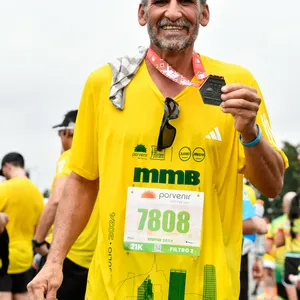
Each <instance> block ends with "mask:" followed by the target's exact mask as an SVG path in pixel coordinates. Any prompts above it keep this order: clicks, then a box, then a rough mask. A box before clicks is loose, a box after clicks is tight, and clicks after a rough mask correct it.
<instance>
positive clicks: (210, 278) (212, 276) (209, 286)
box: [203, 265, 217, 300]
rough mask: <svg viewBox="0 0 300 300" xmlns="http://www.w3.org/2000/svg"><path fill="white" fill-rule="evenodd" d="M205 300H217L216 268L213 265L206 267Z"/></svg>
mask: <svg viewBox="0 0 300 300" xmlns="http://www.w3.org/2000/svg"><path fill="white" fill-rule="evenodd" d="M203 300H217V285H216V268H215V266H213V265H205V267H204V282H203Z"/></svg>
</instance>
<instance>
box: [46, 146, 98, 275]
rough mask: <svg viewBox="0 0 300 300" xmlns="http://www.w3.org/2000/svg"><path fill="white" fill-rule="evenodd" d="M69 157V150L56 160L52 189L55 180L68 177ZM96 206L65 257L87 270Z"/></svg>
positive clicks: (95, 233) (95, 235)
mask: <svg viewBox="0 0 300 300" xmlns="http://www.w3.org/2000/svg"><path fill="white" fill-rule="evenodd" d="M70 156H71V149H70V150H67V151H65V152H63V153H62V154H61V156H60V158H59V159H58V162H57V165H56V174H55V177H54V179H53V183H52V189H53V187H54V185H55V180H56V179H57V178H59V177H63V176H69V175H70V174H71V170H70V169H69V167H68V165H69V161H70ZM97 205H98V204H97V201H96V203H95V207H94V210H93V212H92V215H91V217H90V220H89V222H88V224H87V225H86V227H85V229H84V230H83V231H82V233H81V234H80V236H79V237H78V238H77V240H76V241H75V243H74V244H73V246H72V248H71V249H70V251H69V253H68V255H67V258H69V259H70V260H71V261H73V262H74V263H76V264H77V265H79V266H81V267H84V268H87V269H88V268H89V267H90V263H91V261H92V258H93V255H94V251H95V247H96V244H97V238H98V228H99V226H98V225H99V220H98V208H97ZM47 241H48V242H49V243H51V241H52V230H51V232H50V234H49V236H48V238H47Z"/></svg>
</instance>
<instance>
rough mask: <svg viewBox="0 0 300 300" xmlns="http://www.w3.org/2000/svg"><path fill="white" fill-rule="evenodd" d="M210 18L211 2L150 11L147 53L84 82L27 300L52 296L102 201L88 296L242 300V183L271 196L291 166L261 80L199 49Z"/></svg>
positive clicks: (143, 17) (153, 5)
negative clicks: (40, 264)
mask: <svg viewBox="0 0 300 300" xmlns="http://www.w3.org/2000/svg"><path fill="white" fill-rule="evenodd" d="M209 19H210V12H209V7H208V4H207V3H206V0H189V1H186V0H148V1H145V0H143V1H142V2H141V3H140V5H139V7H138V22H139V25H140V26H144V27H147V29H148V35H149V46H148V48H147V49H145V48H144V49H140V51H139V53H138V54H137V57H134V58H132V59H131V58H128V57H124V58H123V59H119V60H117V61H116V62H113V63H111V64H108V65H105V66H103V67H101V68H99V69H98V70H96V71H95V72H93V73H92V74H91V76H89V79H88V81H87V83H86V85H85V88H84V91H83V95H82V100H81V104H80V107H79V111H78V119H77V122H76V131H75V135H74V142H73V145H72V155H71V159H70V165H69V166H70V169H71V170H72V173H71V175H70V176H69V178H68V181H67V184H66V188H65V190H64V195H63V199H62V201H61V202H60V205H59V208H58V213H57V217H56V223H55V226H54V228H55V229H54V236H53V243H52V247H51V249H50V253H49V256H48V260H47V263H46V265H45V266H44V268H43V269H42V271H41V272H40V273H39V274H38V276H37V277H36V278H35V280H34V281H32V282H31V284H30V285H29V286H28V290H29V293H30V297H31V299H32V300H34V299H39V298H42V297H43V296H44V295H46V299H47V300H50V299H55V298H56V290H57V288H58V287H59V285H60V283H61V281H62V261H63V260H64V257H65V255H66V253H67V252H68V250H69V248H70V247H71V245H72V244H73V242H74V240H75V239H76V237H77V236H78V234H79V233H80V232H81V231H82V228H83V227H84V226H85V224H86V222H87V221H88V219H89V216H90V213H91V212H92V210H93V206H94V203H95V200H96V198H97V195H98V191H99V196H98V199H99V202H98V204H99V205H98V206H99V220H100V222H99V242H98V244H97V248H96V251H95V255H94V258H93V261H92V264H91V268H90V271H89V278H88V287H87V294H86V299H89V300H99V299H101V300H113V299H115V300H121V299H122V300H123V299H155V300H162V299H163V300H167V299H169V300H183V299H185V300H193V299H199V300H200V299H211V300H216V299H219V300H224V299H229V300H237V299H238V297H239V274H240V259H241V248H242V189H243V174H245V177H246V178H248V179H249V180H250V182H251V183H252V184H253V185H254V186H255V187H256V188H257V189H258V190H260V191H261V192H262V193H263V194H264V195H266V196H268V197H275V196H276V195H277V194H278V193H279V191H280V190H281V188H282V184H283V174H284V170H285V167H286V166H287V165H288V162H287V159H286V157H285V155H284V154H283V152H282V151H281V150H280V149H279V148H278V146H276V142H275V139H274V137H273V135H272V130H271V126H270V122H269V117H268V113H267V110H266V106H265V103H264V101H263V96H262V94H261V93H260V90H259V87H258V84H257V82H256V80H255V79H254V77H253V75H251V73H250V72H248V71H247V70H245V69H244V68H242V67H239V66H236V65H233V64H227V63H224V62H220V61H218V60H215V59H212V58H208V57H206V56H204V55H200V54H199V53H197V52H196V50H195V49H194V45H195V41H196V39H197V36H198V33H199V29H200V26H202V27H205V26H207V25H208V23H209ZM114 22H115V21H114ZM116 22H117V21H116ZM120 26H124V24H120ZM220 46H224V45H220ZM225 80H226V82H225ZM226 83H227V84H226ZM78 208H80V209H78ZM53 274H55V276H53ZM58 298H59V297H58Z"/></svg>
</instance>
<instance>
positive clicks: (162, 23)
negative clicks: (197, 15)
mask: <svg viewBox="0 0 300 300" xmlns="http://www.w3.org/2000/svg"><path fill="white" fill-rule="evenodd" d="M157 25H158V26H160V27H163V26H180V27H186V28H190V27H191V23H190V22H188V21H186V20H178V21H175V22H172V21H170V20H168V19H162V20H160V21H158V23H157Z"/></svg>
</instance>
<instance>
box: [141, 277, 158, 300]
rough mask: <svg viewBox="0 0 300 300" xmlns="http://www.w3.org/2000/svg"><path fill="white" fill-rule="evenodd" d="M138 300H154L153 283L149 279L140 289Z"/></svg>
mask: <svg viewBox="0 0 300 300" xmlns="http://www.w3.org/2000/svg"><path fill="white" fill-rule="evenodd" d="M137 300H154V294H153V291H152V282H151V280H150V278H149V277H147V278H146V279H145V281H144V282H143V283H142V284H141V286H140V287H139V288H138V296H137Z"/></svg>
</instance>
